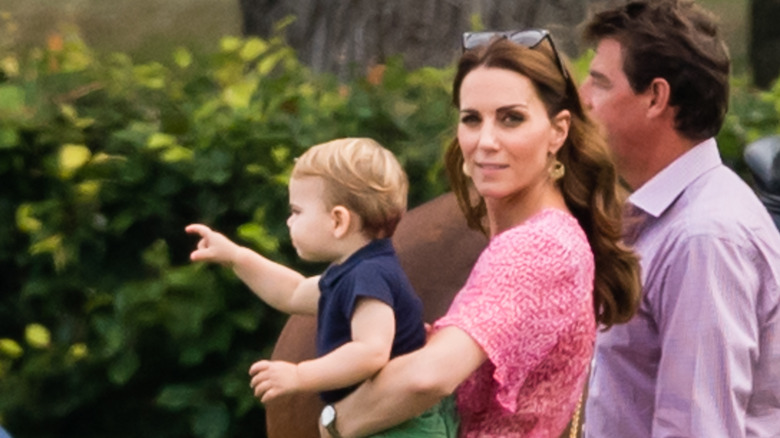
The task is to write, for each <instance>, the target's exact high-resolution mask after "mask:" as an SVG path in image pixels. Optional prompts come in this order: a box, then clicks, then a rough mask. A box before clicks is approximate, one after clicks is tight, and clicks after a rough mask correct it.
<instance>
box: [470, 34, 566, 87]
mask: <svg viewBox="0 0 780 438" xmlns="http://www.w3.org/2000/svg"><path fill="white" fill-rule="evenodd" d="M493 38H506V39H508V40H509V41H512V42H513V43H515V44H520V45H521V46H524V47H528V48H529V49H533V48H534V47H536V46H538V45H539V44H541V43H542V41H544V40H545V39H547V40H548V41H550V47H552V51H553V55H555V61H556V62H557V63H558V69H560V70H561V74H562V75H563V78H564V79H565V80H567V81H568V80H569V72H567V71H566V67H564V66H563V60H562V59H561V56H560V55H559V54H558V49H556V48H555V43H554V42H553V39H552V36H551V35H550V32H548V31H547V30H545V29H526V30H508V31H487V32H465V33H464V34H463V51H464V52H465V51H466V50H471V49H474V48H477V47H481V46H486V45H488V43H490V41H491V40H492V39H493Z"/></svg>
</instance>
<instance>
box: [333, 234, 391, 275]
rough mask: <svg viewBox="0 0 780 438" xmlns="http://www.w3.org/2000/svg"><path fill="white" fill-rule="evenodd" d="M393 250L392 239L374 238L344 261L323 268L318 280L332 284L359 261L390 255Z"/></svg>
mask: <svg viewBox="0 0 780 438" xmlns="http://www.w3.org/2000/svg"><path fill="white" fill-rule="evenodd" d="M394 251H395V249H394V248H393V242H392V240H390V239H374V240H372V241H370V242H368V243H367V244H366V245H365V246H363V247H362V248H360V249H359V250H357V251H355V252H354V253H352V255H350V256H349V257H348V258H347V259H346V260H344V263H341V264H335V263H333V264H331V265H330V266H328V269H326V270H325V272H324V273H323V275H322V277H321V279H320V281H322V282H324V284H326V285H332V284H333V283H335V282H336V280H338V279H339V278H341V276H342V275H344V274H345V273H347V272H349V271H351V270H352V268H353V267H355V265H357V264H358V263H360V262H361V261H363V260H366V259H369V258H373V257H377V256H382V255H392V254H393V253H394Z"/></svg>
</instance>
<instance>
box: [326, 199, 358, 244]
mask: <svg viewBox="0 0 780 438" xmlns="http://www.w3.org/2000/svg"><path fill="white" fill-rule="evenodd" d="M330 217H331V219H332V220H333V236H334V237H335V238H337V239H341V238H342V237H344V236H345V235H346V234H347V233H348V232H349V227H350V226H351V225H352V221H353V220H352V219H353V216H352V212H351V211H349V209H348V208H346V207H344V206H343V205H337V206H335V207H333V209H332V210H331V211H330Z"/></svg>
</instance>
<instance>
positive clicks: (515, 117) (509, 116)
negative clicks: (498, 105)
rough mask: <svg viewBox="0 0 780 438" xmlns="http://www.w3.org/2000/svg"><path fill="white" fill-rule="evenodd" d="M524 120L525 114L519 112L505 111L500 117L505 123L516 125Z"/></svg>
mask: <svg viewBox="0 0 780 438" xmlns="http://www.w3.org/2000/svg"><path fill="white" fill-rule="evenodd" d="M524 120H525V116H523V115H522V114H519V113H506V114H504V116H503V117H502V118H501V121H502V122H503V123H504V124H505V125H517V124H520V123H522V122H523V121H524Z"/></svg>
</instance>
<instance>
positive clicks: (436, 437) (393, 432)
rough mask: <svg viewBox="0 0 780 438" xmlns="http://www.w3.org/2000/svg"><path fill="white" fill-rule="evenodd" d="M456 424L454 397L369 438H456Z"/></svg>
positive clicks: (457, 421) (456, 414) (456, 413)
mask: <svg viewBox="0 0 780 438" xmlns="http://www.w3.org/2000/svg"><path fill="white" fill-rule="evenodd" d="M458 423H459V419H458V412H457V410H456V408H455V397H454V396H449V397H447V398H445V399H443V400H442V401H440V402H439V403H438V404H437V405H436V406H434V407H432V408H430V409H428V410H427V411H425V412H424V413H423V414H422V415H420V416H419V417H415V418H412V419H411V420H408V421H406V422H404V423H401V424H399V425H398V426H395V427H392V428H390V429H387V430H385V431H383V432H380V433H378V434H374V435H371V436H370V438H418V437H419V438H457V436H458Z"/></svg>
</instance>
